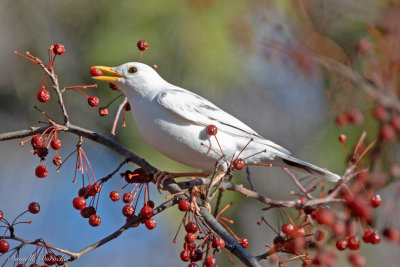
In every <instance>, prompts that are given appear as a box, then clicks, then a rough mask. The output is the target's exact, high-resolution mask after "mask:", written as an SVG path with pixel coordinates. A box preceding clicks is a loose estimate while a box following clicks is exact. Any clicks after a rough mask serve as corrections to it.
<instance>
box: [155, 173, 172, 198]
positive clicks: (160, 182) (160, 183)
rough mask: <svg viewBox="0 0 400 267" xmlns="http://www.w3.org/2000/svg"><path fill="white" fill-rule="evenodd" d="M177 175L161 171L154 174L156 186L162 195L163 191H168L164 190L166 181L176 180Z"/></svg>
mask: <svg viewBox="0 0 400 267" xmlns="http://www.w3.org/2000/svg"><path fill="white" fill-rule="evenodd" d="M174 178H175V175H174V174H172V173H169V172H163V171H159V172H156V173H155V174H154V177H153V179H154V180H155V184H156V186H157V191H158V192H159V193H160V194H161V190H164V191H165V190H166V189H165V188H164V182H165V181H166V180H171V179H174Z"/></svg>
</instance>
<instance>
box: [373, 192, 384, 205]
mask: <svg viewBox="0 0 400 267" xmlns="http://www.w3.org/2000/svg"><path fill="white" fill-rule="evenodd" d="M381 204H382V198H381V195H379V194H376V195H373V196H372V197H371V206H372V207H374V208H377V207H379V206H380V205H381Z"/></svg>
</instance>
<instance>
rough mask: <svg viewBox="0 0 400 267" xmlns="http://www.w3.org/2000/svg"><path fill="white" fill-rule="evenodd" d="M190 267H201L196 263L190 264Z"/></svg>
mask: <svg viewBox="0 0 400 267" xmlns="http://www.w3.org/2000/svg"><path fill="white" fill-rule="evenodd" d="M188 267H199V265H197V264H196V263H195V262H191V263H189V265H188Z"/></svg>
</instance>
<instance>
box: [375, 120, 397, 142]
mask: <svg viewBox="0 0 400 267" xmlns="http://www.w3.org/2000/svg"><path fill="white" fill-rule="evenodd" d="M379 136H380V137H381V138H382V140H383V141H386V142H389V141H393V140H394V139H395V138H396V132H395V130H394V128H393V127H392V126H391V125H390V124H385V125H383V126H382V128H381V130H380V132H379Z"/></svg>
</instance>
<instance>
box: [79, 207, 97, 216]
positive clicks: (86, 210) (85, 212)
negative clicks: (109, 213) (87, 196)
mask: <svg viewBox="0 0 400 267" xmlns="http://www.w3.org/2000/svg"><path fill="white" fill-rule="evenodd" d="M93 214H96V209H95V208H94V207H93V206H89V207H85V208H83V209H82V210H81V216H82V217H83V218H85V219H87V218H89V217H90V216H92V215H93Z"/></svg>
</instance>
